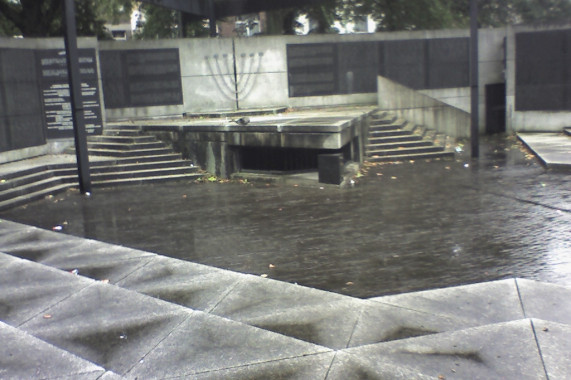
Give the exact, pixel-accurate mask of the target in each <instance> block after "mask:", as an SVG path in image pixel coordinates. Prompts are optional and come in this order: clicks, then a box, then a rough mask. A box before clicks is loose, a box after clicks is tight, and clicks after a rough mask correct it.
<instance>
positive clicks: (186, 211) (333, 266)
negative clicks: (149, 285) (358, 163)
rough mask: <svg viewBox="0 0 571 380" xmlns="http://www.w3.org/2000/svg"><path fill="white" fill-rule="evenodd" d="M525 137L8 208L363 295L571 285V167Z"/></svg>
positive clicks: (32, 219) (74, 229)
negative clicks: (248, 180) (285, 173)
mask: <svg viewBox="0 0 571 380" xmlns="http://www.w3.org/2000/svg"><path fill="white" fill-rule="evenodd" d="M520 149H521V147H520V146H519V145H517V144H515V142H514V141H513V140H511V139H507V140H502V139H500V140H498V139H497V138H496V139H495V140H493V141H492V142H491V143H489V144H487V145H486V144H485V141H484V144H483V146H482V150H481V151H482V155H481V156H482V158H481V159H480V161H479V162H470V161H469V158H467V156H465V157H463V156H458V158H457V161H432V162H425V161H424V160H423V161H417V162H414V163H411V162H407V163H403V164H399V165H391V164H389V165H379V166H372V167H369V168H368V169H369V170H368V173H367V175H366V176H364V177H362V178H359V179H357V184H356V186H355V187H352V188H348V189H339V188H337V187H329V186H319V185H316V186H314V187H303V186H299V187H297V186H293V185H291V184H288V185H278V186H275V185H267V184H265V183H261V184H256V185H243V184H237V183H227V184H188V183H167V184H155V185H144V186H134V187H121V188H115V189H100V190H98V191H96V192H95V194H94V195H93V196H92V197H91V198H89V199H85V198H82V197H81V196H80V195H79V194H77V193H73V192H71V193H67V194H66V195H64V196H60V197H57V200H58V202H57V203H56V202H54V201H52V200H45V201H41V202H36V203H33V204H30V205H28V206H27V207H22V208H18V209H14V210H11V211H9V212H4V213H3V214H1V215H0V217H3V218H6V219H12V220H15V221H20V222H23V223H28V224H33V225H38V226H41V227H44V228H51V226H53V225H56V224H61V223H62V221H63V220H66V221H67V222H68V224H67V225H66V228H65V229H64V232H66V233H70V234H74V235H80V236H85V237H89V238H94V239H98V240H102V241H108V242H112V243H117V244H122V245H126V246H131V247H135V248H139V249H143V250H148V251H152V252H160V253H162V254H165V255H168V256H173V257H177V258H181V259H184V260H191V261H195V262H199V263H204V264H208V265H213V266H217V267H221V268H228V269H232V270H236V271H240V272H244V273H254V274H267V275H268V276H269V277H270V278H275V279H279V280H283V281H288V282H297V283H299V284H302V285H307V286H313V287H317V288H321V289H327V290H331V291H336V292H340V293H346V294H350V295H354V296H358V297H372V296H378V295H382V294H391V293H400V292H406V291H412V290H419V289H430V288H436V287H443V286H452V285H459V284H466V283H473V282H479V281H487V280H495V279H500V278H507V277H516V276H517V277H524V278H530V279H538V280H544V281H548V282H549V281H551V282H558V283H561V284H564V285H571V269H570V266H571V264H570V256H571V236H570V233H569V231H570V230H571V228H570V225H571V223H570V222H571V213H569V212H567V211H565V210H566V208H568V207H569V206H568V204H569V202H568V200H569V199H571V198H570V190H569V189H570V187H569V180H568V177H567V176H565V175H563V174H558V173H549V172H546V171H544V169H542V168H541V167H539V166H538V165H537V164H535V163H534V162H533V161H531V160H529V159H526V158H525V156H524V154H523V153H522V152H521V151H520ZM467 163H468V164H469V165H466V164H467ZM60 199H61V200H60ZM528 201H533V202H528Z"/></svg>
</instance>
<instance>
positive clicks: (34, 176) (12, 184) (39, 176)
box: [0, 168, 54, 192]
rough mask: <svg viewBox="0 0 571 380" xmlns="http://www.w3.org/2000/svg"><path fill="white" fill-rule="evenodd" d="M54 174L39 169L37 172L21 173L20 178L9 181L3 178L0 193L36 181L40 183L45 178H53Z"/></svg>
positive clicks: (0, 183)
mask: <svg viewBox="0 0 571 380" xmlns="http://www.w3.org/2000/svg"><path fill="white" fill-rule="evenodd" d="M53 176H54V174H53V173H51V172H50V171H48V170H47V169H43V170H42V168H40V169H39V170H37V171H34V172H32V173H29V174H28V173H22V175H20V176H17V177H16V176H14V177H12V178H10V179H6V178H3V179H2V181H1V182H0V192H2V191H7V190H10V189H13V188H16V187H19V186H25V185H28V184H30V183H34V182H37V181H42V180H45V179H47V178H51V177H53Z"/></svg>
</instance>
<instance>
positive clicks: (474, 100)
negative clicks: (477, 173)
mask: <svg viewBox="0 0 571 380" xmlns="http://www.w3.org/2000/svg"><path fill="white" fill-rule="evenodd" d="M470 90H471V91H470V101H471V105H470V116H471V118H470V146H471V152H472V158H477V157H479V156H480V143H479V112H480V109H479V103H480V102H479V99H478V96H479V95H478V1H477V0H470Z"/></svg>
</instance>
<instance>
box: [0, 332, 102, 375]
mask: <svg viewBox="0 0 571 380" xmlns="http://www.w3.org/2000/svg"><path fill="white" fill-rule="evenodd" d="M0 342H3V344H0V379H3V380H12V379H14V380H21V379H65V378H68V379H85V380H88V379H92V380H95V379H99V378H100V377H101V376H102V375H103V374H104V373H105V369H103V368H101V367H99V366H97V365H95V364H93V363H90V362H88V361H87V360H84V359H81V358H79V357H77V356H75V355H72V354H70V353H69V352H66V351H64V350H61V349H59V348H57V347H54V346H52V345H51V344H48V343H46V342H43V341H41V340H40V339H37V338H35V337H33V336H31V335H29V334H27V333H25V332H23V331H21V330H19V329H17V328H14V327H12V326H9V325H7V324H5V323H3V322H0ZM6 342H8V343H9V344H6Z"/></svg>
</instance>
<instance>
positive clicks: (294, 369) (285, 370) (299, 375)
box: [193, 352, 335, 380]
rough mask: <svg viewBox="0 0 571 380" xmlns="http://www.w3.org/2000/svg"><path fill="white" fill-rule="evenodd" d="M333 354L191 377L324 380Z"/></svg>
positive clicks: (199, 379) (204, 378) (270, 362)
mask: <svg viewBox="0 0 571 380" xmlns="http://www.w3.org/2000/svg"><path fill="white" fill-rule="evenodd" d="M334 357H335V353H334V352H326V353H322V354H315V355H307V356H303V357H297V358H293V359H284V360H277V361H269V362H264V363H261V364H252V365H247V366H240V367H235V368H229V369H224V370H220V371H210V372H205V373H200V374H196V375H193V379H196V380H211V379H219V380H252V379H260V380H262V379H272V380H307V379H312V380H313V379H314V380H324V379H325V378H326V376H327V372H328V371H329V368H330V367H331V363H332V361H333V358H334Z"/></svg>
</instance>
